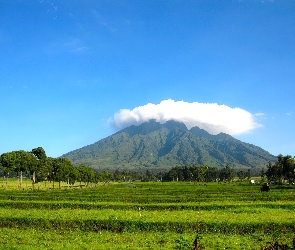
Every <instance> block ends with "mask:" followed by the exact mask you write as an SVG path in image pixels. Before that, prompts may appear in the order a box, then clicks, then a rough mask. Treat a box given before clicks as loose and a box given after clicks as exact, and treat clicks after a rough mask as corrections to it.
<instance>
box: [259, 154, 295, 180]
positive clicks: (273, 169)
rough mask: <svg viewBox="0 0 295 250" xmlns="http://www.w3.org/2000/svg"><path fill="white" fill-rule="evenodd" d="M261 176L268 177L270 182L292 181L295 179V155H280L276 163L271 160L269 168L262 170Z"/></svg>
mask: <svg viewBox="0 0 295 250" xmlns="http://www.w3.org/2000/svg"><path fill="white" fill-rule="evenodd" d="M261 177H262V178H265V177H266V178H267V179H268V181H269V182H275V183H284V182H288V183H292V182H294V181H295V157H292V156H291V155H285V156H283V155H282V154H280V155H278V160H277V162H275V163H271V162H269V163H268V165H267V169H266V170H265V169H264V168H263V169H262V170H261Z"/></svg>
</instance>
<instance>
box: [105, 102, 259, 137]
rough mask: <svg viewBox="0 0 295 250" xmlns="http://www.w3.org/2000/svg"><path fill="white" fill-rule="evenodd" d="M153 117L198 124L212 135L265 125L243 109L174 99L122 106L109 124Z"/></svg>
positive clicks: (120, 125) (122, 124)
mask: <svg viewBox="0 0 295 250" xmlns="http://www.w3.org/2000/svg"><path fill="white" fill-rule="evenodd" d="M151 119H155V120H156V121H157V122H160V123H165V122H166V121H169V120H175V121H179V122H183V123H184V124H185V125H186V126H187V128H188V129H190V128H192V127H195V126H198V127H199V128H201V129H205V130H206V131H207V132H209V133H210V134H218V133H220V132H223V133H227V134H230V135H237V134H242V133H246V132H248V131H251V130H253V129H255V128H258V127H262V124H260V123H258V122H256V121H255V116H254V115H252V114H251V113H250V112H248V111H246V110H244V109H241V108H231V107H229V106H226V105H218V104H217V103H199V102H191V103H189V102H185V101H174V100H171V99H168V100H163V101H161V102H160V103H159V104H152V103H148V104H146V105H144V106H139V107H136V108H134V109H132V110H130V109H120V110H119V111H118V112H116V113H115V114H114V117H113V118H110V119H109V120H108V123H109V125H111V126H112V127H114V128H116V129H122V128H125V127H128V126H130V125H140V124H142V123H143V122H146V121H149V120H151Z"/></svg>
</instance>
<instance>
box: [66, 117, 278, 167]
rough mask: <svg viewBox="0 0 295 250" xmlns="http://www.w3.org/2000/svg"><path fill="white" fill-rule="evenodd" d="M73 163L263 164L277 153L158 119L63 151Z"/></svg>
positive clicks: (95, 164)
mask: <svg viewBox="0 0 295 250" xmlns="http://www.w3.org/2000/svg"><path fill="white" fill-rule="evenodd" d="M62 157H66V158H68V159H70V160H71V161H72V163H73V164H74V165H88V166H91V167H93V168H94V169H98V170H115V169H129V170H142V169H145V168H153V169H169V168H171V167H175V166H182V165H208V166H210V167H218V168H220V167H224V166H226V165H230V166H232V167H235V168H262V167H264V166H266V164H267V163H268V162H275V161H276V157H275V156H273V155H271V154H270V153H269V152H267V151H265V150H263V149H262V148H260V147H258V146H255V145H252V144H249V143H245V142H242V141H239V140H238V139H235V138H234V137H232V136H231V135H228V134H225V133H219V134H217V135H212V134H209V133H208V132H207V131H205V130H203V129H201V128H199V127H193V128H191V129H187V127H186V126H185V124H184V123H181V122H177V121H173V120H171V121H168V122H166V123H164V124H160V123H159V122H156V121H155V120H150V121H148V122H145V123H142V124H141V125H139V126H135V125H131V126H129V127H127V128H124V129H122V130H120V131H118V132H116V133H115V134H113V135H111V136H108V137H106V138H104V139H102V140H99V141H97V142H95V143H93V144H91V145H88V146H85V147H82V148H80V149H76V150H74V151H71V152H68V153H66V154H64V155H63V156H62Z"/></svg>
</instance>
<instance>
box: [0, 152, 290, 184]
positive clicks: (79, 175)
mask: <svg viewBox="0 0 295 250" xmlns="http://www.w3.org/2000/svg"><path fill="white" fill-rule="evenodd" d="M0 171H1V172H2V176H3V181H2V188H7V186H8V177H9V176H11V177H17V178H18V182H19V183H18V188H19V189H22V188H23V177H26V179H27V178H29V179H31V183H32V189H34V188H35V187H34V186H35V183H39V182H45V183H48V187H50V188H55V187H54V184H55V183H57V184H58V187H59V188H60V187H61V183H62V182H63V183H66V185H67V186H70V185H74V184H75V183H77V182H78V183H79V185H80V186H82V183H83V186H86V187H89V186H91V184H97V183H98V182H104V183H107V182H110V181H116V182H132V181H186V182H187V181H189V182H220V181H232V180H234V178H238V180H240V181H243V180H250V177H251V176H252V175H253V173H252V172H251V169H250V168H249V169H247V170H244V169H241V170H237V169H235V168H233V167H231V166H226V167H223V168H217V167H211V166H207V165H205V166H194V165H192V166H175V167H171V168H170V169H169V170H167V171H152V170H150V169H146V170H145V171H128V170H119V169H116V170H115V171H105V170H103V171H100V172H99V171H97V170H94V169H92V168H91V167H89V166H73V165H72V163H71V161H70V160H69V159H67V158H52V157H47V156H46V153H45V151H44V149H43V148H42V147H38V148H34V149H32V151H31V152H26V151H24V150H19V151H12V152H7V153H3V154H2V155H1V156H0ZM258 174H259V175H260V176H261V180H263V181H267V180H268V181H270V182H272V183H274V182H275V183H284V182H288V183H291V182H294V180H295V159H294V158H293V157H291V156H289V155H287V156H283V155H279V156H278V158H277V162H275V163H271V162H269V163H268V165H266V170H265V168H262V170H261V171H260V172H259V173H258ZM256 175H257V173H256ZM26 188H27V184H26Z"/></svg>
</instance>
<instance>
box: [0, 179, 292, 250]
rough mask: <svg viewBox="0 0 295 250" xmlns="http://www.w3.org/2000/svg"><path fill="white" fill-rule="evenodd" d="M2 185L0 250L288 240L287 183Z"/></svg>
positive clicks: (249, 245)
mask: <svg viewBox="0 0 295 250" xmlns="http://www.w3.org/2000/svg"><path fill="white" fill-rule="evenodd" d="M9 185H10V188H8V189H5V188H2V189H0V249H192V247H193V243H194V241H195V239H196V238H197V239H198V246H199V249H261V247H262V246H266V244H267V242H271V243H272V242H275V241H278V242H283V243H284V244H288V245H289V246H293V245H292V240H293V238H294V237H295V235H294V233H295V213H294V208H295V201H294V194H295V193H294V192H295V189H294V188H293V186H282V185H281V186H271V190H270V191H269V192H260V186H257V185H250V184H248V183H220V184H218V183H193V182H188V183H183V182H166V183H165V182H164V183H162V182H154V183H152V182H147V183H143V182H138V183H133V184H131V183H109V184H107V185H104V184H100V185H97V186H96V187H92V188H79V187H67V186H63V187H62V188H61V189H49V188H48V185H47V186H45V185H44V184H41V185H40V186H39V188H38V189H35V190H30V189H25V188H24V189H22V190H17V188H14V186H13V184H11V183H10V184H9ZM56 187H57V185H56ZM269 244H270V243H269Z"/></svg>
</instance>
